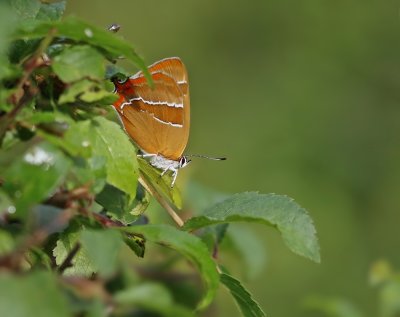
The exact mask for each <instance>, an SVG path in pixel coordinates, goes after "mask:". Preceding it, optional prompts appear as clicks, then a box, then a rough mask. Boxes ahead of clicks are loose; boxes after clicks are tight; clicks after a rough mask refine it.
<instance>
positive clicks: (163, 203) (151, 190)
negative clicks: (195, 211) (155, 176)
mask: <svg viewBox="0 0 400 317" xmlns="http://www.w3.org/2000/svg"><path fill="white" fill-rule="evenodd" d="M139 183H140V184H142V186H143V187H144V188H145V189H146V190H147V191H148V192H149V193H150V194H151V195H153V197H154V198H155V199H157V201H158V202H159V204H160V205H161V206H162V207H164V209H165V210H166V211H167V212H168V214H169V215H170V216H171V218H172V219H173V220H174V221H175V223H176V224H177V225H178V227H183V225H184V221H183V220H182V218H181V217H179V215H178V214H177V213H176V211H175V210H174V208H172V207H171V205H170V204H168V202H167V201H166V200H165V199H164V197H162V196H161V195H160V194H159V193H158V192H157V190H156V189H155V188H154V187H153V186H152V185H151V184H150V182H148V181H147V180H146V178H145V176H144V175H142V174H141V175H140V176H139Z"/></svg>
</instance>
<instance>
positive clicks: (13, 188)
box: [2, 143, 71, 216]
mask: <svg viewBox="0 0 400 317" xmlns="http://www.w3.org/2000/svg"><path fill="white" fill-rule="evenodd" d="M70 165H71V164H70V161H69V160H68V159H67V158H66V157H65V155H64V154H63V153H62V152H61V151H59V150H58V149H57V148H55V147H54V146H52V145H50V144H48V143H41V144H38V145H36V146H34V147H32V148H31V149H29V150H28V151H27V152H26V153H25V154H24V155H23V157H22V158H21V157H17V158H16V159H15V162H14V164H12V165H11V166H10V167H9V168H8V169H7V170H6V171H5V172H4V174H3V175H2V176H3V177H4V180H5V181H4V184H3V187H2V189H3V190H4V191H5V192H6V193H7V194H8V195H9V197H10V198H11V199H12V200H13V201H14V203H15V211H16V214H18V215H22V216H23V215H25V214H26V213H27V211H28V209H29V207H31V206H32V205H34V204H36V203H39V202H41V201H42V200H44V199H45V198H47V197H49V195H51V194H52V193H53V192H54V191H55V189H56V188H57V187H58V186H59V185H60V184H61V183H62V182H63V180H64V179H65V177H66V175H67V173H68V171H69V168H70ZM38 180H40V181H38Z"/></svg>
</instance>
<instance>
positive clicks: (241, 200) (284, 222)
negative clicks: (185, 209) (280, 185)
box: [184, 192, 320, 262]
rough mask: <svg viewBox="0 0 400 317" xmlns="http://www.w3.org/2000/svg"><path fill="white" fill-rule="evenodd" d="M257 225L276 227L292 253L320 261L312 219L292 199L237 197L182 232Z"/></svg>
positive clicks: (193, 220)
mask: <svg viewBox="0 0 400 317" xmlns="http://www.w3.org/2000/svg"><path fill="white" fill-rule="evenodd" d="M237 221H246V222H258V223H262V224H266V225H269V226H272V227H276V228H277V229H278V231H279V232H280V233H281V234H282V238H283V240H284V242H285V243H286V245H287V246H288V247H289V249H290V250H292V251H293V252H294V253H296V254H299V255H302V256H304V257H306V258H309V259H311V260H313V261H315V262H320V254H319V245H318V240H317V237H316V231H315V228H314V225H313V222H312V219H311V218H310V216H309V215H308V213H307V211H306V210H305V209H303V208H301V207H300V206H299V205H298V204H297V203H296V202H294V200H293V199H291V198H289V197H287V196H282V195H275V194H267V195H265V194H258V193H254V192H246V193H241V194H236V195H233V196H231V197H230V198H228V199H226V200H224V201H222V202H220V203H217V204H215V205H213V206H211V207H210V208H208V209H206V210H205V212H204V213H203V215H202V216H199V217H194V218H191V219H189V220H188V221H187V222H186V223H185V225H184V229H186V230H193V229H198V228H202V227H205V226H209V225H213V224H217V223H227V222H237Z"/></svg>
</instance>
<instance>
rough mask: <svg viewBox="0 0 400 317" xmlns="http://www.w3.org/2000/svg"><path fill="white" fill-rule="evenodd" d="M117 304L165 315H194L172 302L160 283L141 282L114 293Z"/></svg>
mask: <svg viewBox="0 0 400 317" xmlns="http://www.w3.org/2000/svg"><path fill="white" fill-rule="evenodd" d="M114 300H115V302H116V303H117V305H119V306H123V307H124V306H125V307H127V308H130V307H140V308H143V309H146V310H149V311H151V312H155V313H158V314H160V316H165V317H176V316H179V317H194V316H195V315H194V313H193V312H191V311H189V310H187V309H186V308H184V307H182V306H179V305H177V304H176V303H174V302H173V299H172V296H171V294H170V293H169V292H168V290H167V289H166V288H165V287H163V286H162V285H160V284H156V283H143V284H141V285H138V286H133V287H130V288H128V289H125V290H123V291H120V292H118V293H116V294H115V296H114Z"/></svg>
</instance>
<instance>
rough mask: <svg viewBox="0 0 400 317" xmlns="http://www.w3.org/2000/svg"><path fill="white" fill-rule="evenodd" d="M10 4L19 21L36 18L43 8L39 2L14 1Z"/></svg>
mask: <svg viewBox="0 0 400 317" xmlns="http://www.w3.org/2000/svg"><path fill="white" fill-rule="evenodd" d="M9 3H10V5H11V8H12V9H13V11H14V12H15V13H16V14H17V15H18V18H19V19H33V18H35V17H36V15H37V14H38V12H39V10H40V7H41V4H40V1H39V0H13V1H10V2H9Z"/></svg>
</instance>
